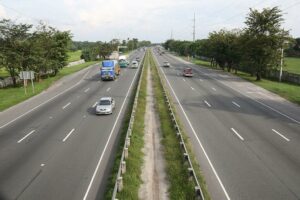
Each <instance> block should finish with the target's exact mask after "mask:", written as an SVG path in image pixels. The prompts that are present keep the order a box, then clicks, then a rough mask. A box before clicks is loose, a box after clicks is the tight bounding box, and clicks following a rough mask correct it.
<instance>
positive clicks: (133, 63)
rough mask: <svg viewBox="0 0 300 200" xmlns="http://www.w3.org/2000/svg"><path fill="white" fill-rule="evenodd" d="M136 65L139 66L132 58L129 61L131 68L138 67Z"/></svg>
mask: <svg viewBox="0 0 300 200" xmlns="http://www.w3.org/2000/svg"><path fill="white" fill-rule="evenodd" d="M138 66H139V63H138V61H136V60H134V61H132V62H131V68H138Z"/></svg>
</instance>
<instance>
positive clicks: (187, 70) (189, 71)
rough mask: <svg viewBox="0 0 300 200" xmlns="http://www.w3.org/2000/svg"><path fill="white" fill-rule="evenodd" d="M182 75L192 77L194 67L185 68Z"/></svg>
mask: <svg viewBox="0 0 300 200" xmlns="http://www.w3.org/2000/svg"><path fill="white" fill-rule="evenodd" d="M182 75H183V76H185V77H192V76H194V73H193V69H192V68H185V69H184V70H183V73H182Z"/></svg>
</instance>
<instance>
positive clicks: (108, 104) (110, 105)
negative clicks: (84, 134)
mask: <svg viewBox="0 0 300 200" xmlns="http://www.w3.org/2000/svg"><path fill="white" fill-rule="evenodd" d="M114 108H115V100H114V99H113V98H112V97H102V98H101V99H100V101H99V102H98V104H97V106H96V114H97V115H108V114H112V112H113V109H114Z"/></svg>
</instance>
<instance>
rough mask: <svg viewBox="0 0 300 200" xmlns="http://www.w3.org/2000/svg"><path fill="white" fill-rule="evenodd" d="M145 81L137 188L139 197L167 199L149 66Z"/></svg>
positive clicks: (166, 183)
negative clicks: (145, 95) (142, 130)
mask: <svg viewBox="0 0 300 200" xmlns="http://www.w3.org/2000/svg"><path fill="white" fill-rule="evenodd" d="M147 83H148V84H147V98H146V102H147V104H146V115H145V123H146V124H145V136H144V142H145V146H144V148H143V153H144V155H145V156H144V164H143V166H142V174H141V179H142V181H143V184H142V185H141V186H140V189H139V199H143V200H144V199H145V200H154V199H155V200H157V199H169V195H168V185H169V184H168V181H167V178H166V172H165V160H164V157H163V147H162V145H161V144H160V140H161V133H160V131H159V120H158V116H157V113H156V111H155V107H154V94H153V90H152V80H151V73H150V67H148V73H147Z"/></svg>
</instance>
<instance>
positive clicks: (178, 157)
mask: <svg viewBox="0 0 300 200" xmlns="http://www.w3.org/2000/svg"><path fill="white" fill-rule="evenodd" d="M150 63H151V73H152V79H153V85H154V86H153V88H154V94H155V100H156V102H155V105H156V110H157V112H158V114H159V119H160V127H161V132H162V136H163V139H162V141H161V142H162V144H163V146H164V156H165V159H166V172H167V177H168V180H169V183H170V188H169V197H170V199H194V194H195V191H194V187H195V184H194V183H193V182H191V181H189V180H188V179H189V177H188V170H187V168H188V166H187V164H185V163H184V160H183V153H182V151H181V149H180V148H181V147H180V145H179V140H178V138H177V137H176V134H175V133H176V130H175V128H174V126H173V122H172V120H171V117H170V115H169V110H168V105H167V103H166V102H165V100H164V96H163V87H162V85H161V83H160V80H159V76H158V71H157V70H158V69H157V68H156V67H155V62H154V60H153V57H152V55H151V59H150ZM174 111H175V109H174ZM176 118H177V119H178V117H176ZM179 124H180V123H179ZM181 130H183V129H182V128H181ZM181 132H182V133H183V131H181ZM183 137H184V140H185V143H186V147H187V150H188V151H189V155H190V158H191V161H192V164H193V167H194V169H195V172H196V175H197V177H198V179H199V180H198V181H199V182H200V184H201V188H202V190H203V193H204V197H205V199H206V200H209V199H210V196H209V194H208V191H207V189H206V184H205V180H204V177H203V176H202V174H201V171H200V166H199V165H198V164H197V162H196V159H195V156H194V155H193V153H192V148H191V145H190V141H188V139H187V137H186V134H185V133H183Z"/></svg>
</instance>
